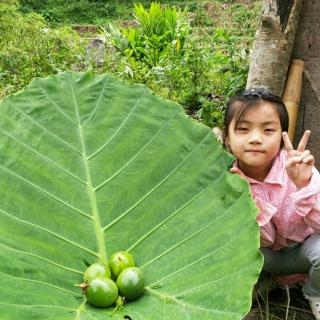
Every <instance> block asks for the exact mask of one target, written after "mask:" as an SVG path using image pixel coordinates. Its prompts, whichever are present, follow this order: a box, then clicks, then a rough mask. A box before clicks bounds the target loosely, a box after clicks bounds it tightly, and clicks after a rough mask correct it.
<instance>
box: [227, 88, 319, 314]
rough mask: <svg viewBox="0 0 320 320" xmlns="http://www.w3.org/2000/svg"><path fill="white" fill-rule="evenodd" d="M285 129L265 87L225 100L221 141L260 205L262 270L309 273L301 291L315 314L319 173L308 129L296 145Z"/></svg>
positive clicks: (283, 113) (277, 101) (278, 103)
mask: <svg viewBox="0 0 320 320" xmlns="http://www.w3.org/2000/svg"><path fill="white" fill-rule="evenodd" d="M287 131H288V113H287V110H286V107H285V105H284V103H283V102H282V100H281V98H279V97H277V96H275V95H273V94H272V93H270V92H269V91H267V90H265V89H260V88H256V89H249V90H246V91H244V92H243V93H242V94H240V95H237V96H235V97H233V98H232V99H231V100H230V101H229V102H228V104H227V108H226V113H225V130H224V145H225V146H226V147H227V148H228V149H229V150H230V151H231V152H232V153H233V155H234V156H235V157H236V161H235V162H234V166H233V168H232V169H231V170H230V171H231V172H233V173H238V174H240V175H241V176H242V177H244V178H245V179H246V180H247V181H248V182H249V184H250V187H251V191H252V195H253V198H254V200H255V202H256V204H257V207H258V208H259V209H260V212H259V215H258V216H257V221H258V224H259V226H260V238H261V252H262V254H263V256H264V267H263V270H264V271H266V272H269V273H271V274H273V275H277V276H281V275H293V274H297V273H299V274H309V277H308V280H307V281H306V283H305V285H304V287H303V293H304V295H305V297H306V298H307V299H308V300H309V302H310V306H311V309H312V311H313V314H314V316H315V318H316V319H317V320H319V319H320V175H319V173H318V171H317V170H316V169H315V168H314V157H313V156H312V155H311V153H310V151H308V150H305V147H306V144H307V141H308V138H309V135H310V131H306V132H305V133H304V135H303V137H302V139H301V141H300V143H299V146H298V148H297V149H294V148H293V146H292V144H291V142H290V140H289V138H288V135H287V133H286V132H287ZM283 147H284V149H283Z"/></svg>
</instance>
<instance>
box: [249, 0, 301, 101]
mask: <svg viewBox="0 0 320 320" xmlns="http://www.w3.org/2000/svg"><path fill="white" fill-rule="evenodd" d="M302 2H303V1H302V0H263V3H262V15H261V20H260V21H261V22H260V26H259V28H258V30H257V33H256V36H255V41H254V45H253V50H252V53H251V64H250V69H249V74H248V80H247V88H249V87H261V86H262V87H265V88H267V89H269V90H270V91H271V92H273V93H274V94H276V95H278V96H282V94H283V90H284V86H285V81H286V76H287V72H288V67H289V64H290V59H291V53H292V48H293V43H294V38H295V34H296V30H297V27H298V20H299V15H300V11H301V7H302Z"/></svg>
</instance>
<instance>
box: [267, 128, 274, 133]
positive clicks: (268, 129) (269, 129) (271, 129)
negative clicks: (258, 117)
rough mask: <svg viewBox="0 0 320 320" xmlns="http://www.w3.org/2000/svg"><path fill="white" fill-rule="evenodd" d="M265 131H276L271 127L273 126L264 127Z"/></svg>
mask: <svg viewBox="0 0 320 320" xmlns="http://www.w3.org/2000/svg"><path fill="white" fill-rule="evenodd" d="M265 131H267V132H274V131H276V130H275V129H273V128H267V129H265Z"/></svg>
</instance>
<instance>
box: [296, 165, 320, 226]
mask: <svg viewBox="0 0 320 320" xmlns="http://www.w3.org/2000/svg"><path fill="white" fill-rule="evenodd" d="M290 197H291V199H292V201H293V203H294V205H295V207H296V212H297V214H299V215H300V216H302V217H303V219H304V221H305V222H306V224H308V225H309V226H310V227H311V228H312V229H314V230H315V231H320V174H319V172H318V170H317V169H316V168H313V169H312V176H311V180H310V183H309V184H308V185H307V186H306V187H304V188H301V189H300V190H298V191H297V192H294V193H292V194H291V195H290Z"/></svg>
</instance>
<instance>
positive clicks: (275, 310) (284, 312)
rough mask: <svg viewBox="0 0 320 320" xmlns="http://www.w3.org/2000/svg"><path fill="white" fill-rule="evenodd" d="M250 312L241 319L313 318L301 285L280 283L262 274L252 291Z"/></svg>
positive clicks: (302, 319)
mask: <svg viewBox="0 0 320 320" xmlns="http://www.w3.org/2000/svg"><path fill="white" fill-rule="evenodd" d="M253 292H254V293H253V296H254V298H253V303H252V307H251V311H250V313H249V314H248V315H247V316H246V317H245V318H243V320H313V319H314V317H313V315H312V312H311V309H310V306H309V303H308V301H307V300H306V299H305V298H304V296H303V294H302V286H301V285H300V284H294V285H291V286H287V285H286V286H285V285H281V284H279V283H278V282H275V281H274V280H273V279H272V278H271V276H266V275H265V274H262V277H260V280H259V282H258V284H257V285H256V287H255V288H254V291H253Z"/></svg>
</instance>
